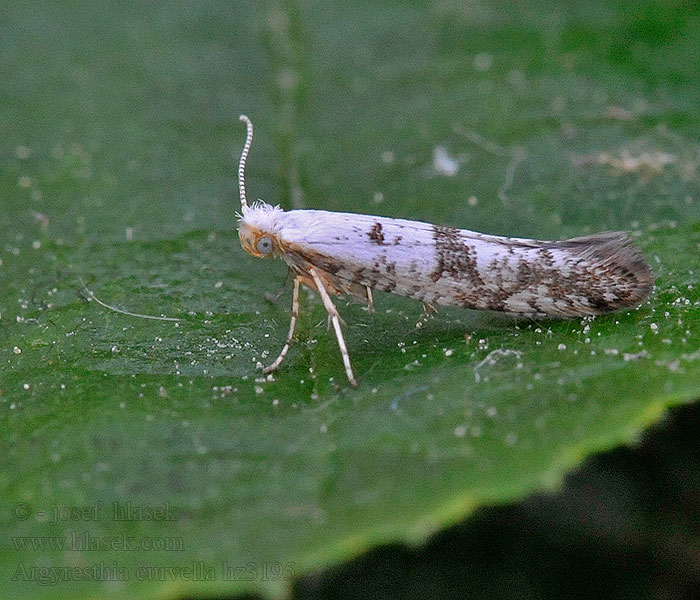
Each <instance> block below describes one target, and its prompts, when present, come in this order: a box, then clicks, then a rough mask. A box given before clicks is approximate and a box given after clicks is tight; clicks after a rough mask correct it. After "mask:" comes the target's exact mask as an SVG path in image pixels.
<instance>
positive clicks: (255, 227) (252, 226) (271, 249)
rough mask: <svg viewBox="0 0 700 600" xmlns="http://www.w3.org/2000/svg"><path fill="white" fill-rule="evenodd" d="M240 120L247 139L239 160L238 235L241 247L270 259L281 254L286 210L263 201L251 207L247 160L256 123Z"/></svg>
mask: <svg viewBox="0 0 700 600" xmlns="http://www.w3.org/2000/svg"><path fill="white" fill-rule="evenodd" d="M240 118H241V121H243V122H244V123H245V125H246V138H245V144H244V145H243V151H242V152H241V159H240V161H239V162H238V193H239V196H240V199H241V212H240V213H239V214H238V219H239V220H238V237H239V238H240V239H241V246H243V249H244V250H245V251H246V252H247V253H248V254H252V255H253V256H255V257H256V258H267V257H268V256H277V255H279V254H280V252H281V250H280V244H279V238H278V233H279V230H280V228H281V223H280V216H281V215H282V213H283V211H282V209H281V208H280V207H279V206H271V205H269V204H266V203H265V202H263V201H262V200H258V201H257V202H254V203H253V204H252V206H248V200H247V198H246V191H245V163H246V160H247V159H248V152H249V151H250V145H251V144H252V143H253V124H252V123H251V122H250V119H249V118H248V117H246V116H245V115H241V117H240Z"/></svg>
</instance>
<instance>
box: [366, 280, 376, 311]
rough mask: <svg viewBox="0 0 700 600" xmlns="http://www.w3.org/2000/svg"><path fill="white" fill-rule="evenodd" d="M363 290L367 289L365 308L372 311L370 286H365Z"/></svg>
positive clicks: (372, 300) (372, 302) (372, 301)
mask: <svg viewBox="0 0 700 600" xmlns="http://www.w3.org/2000/svg"><path fill="white" fill-rule="evenodd" d="M365 290H367V310H368V311H369V312H374V296H373V295H372V288H371V287H369V286H365Z"/></svg>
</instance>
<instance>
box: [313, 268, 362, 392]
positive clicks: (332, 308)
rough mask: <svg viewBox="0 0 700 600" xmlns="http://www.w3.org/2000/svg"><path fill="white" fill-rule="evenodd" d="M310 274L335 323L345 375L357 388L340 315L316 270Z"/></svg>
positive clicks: (334, 327)
mask: <svg viewBox="0 0 700 600" xmlns="http://www.w3.org/2000/svg"><path fill="white" fill-rule="evenodd" d="M309 273H311V277H313V280H314V283H315V284H316V289H317V290H318V294H319V296H321V302H323V306H324V307H325V309H326V311H327V312H328V315H329V316H330V319H331V322H332V323H333V329H335V337H336V338H337V340H338V347H339V348H340V355H341V356H342V357H343V364H344V365H345V374H346V375H347V377H348V381H349V382H350V385H351V386H353V387H357V381H356V380H355V376H354V375H353V373H352V366H351V365H350V355H349V354H348V349H347V346H346V345H345V339H344V338H343V332H342V331H341V329H340V315H339V314H338V311H337V310H336V308H335V305H334V304H333V301H332V300H331V298H330V296H329V295H328V292H327V291H326V288H325V287H324V285H323V281H321V278H320V277H319V276H318V274H317V273H316V269H314V268H313V267H309Z"/></svg>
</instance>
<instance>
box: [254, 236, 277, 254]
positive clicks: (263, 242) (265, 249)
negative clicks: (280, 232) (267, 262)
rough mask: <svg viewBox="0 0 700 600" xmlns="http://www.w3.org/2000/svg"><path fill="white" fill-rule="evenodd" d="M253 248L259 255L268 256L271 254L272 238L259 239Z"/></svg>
mask: <svg viewBox="0 0 700 600" xmlns="http://www.w3.org/2000/svg"><path fill="white" fill-rule="evenodd" d="M255 247H256V248H257V249H258V252H260V254H270V252H272V247H273V246H272V238H271V237H268V236H264V237H261V238H260V239H259V240H258V241H257V242H256V243H255Z"/></svg>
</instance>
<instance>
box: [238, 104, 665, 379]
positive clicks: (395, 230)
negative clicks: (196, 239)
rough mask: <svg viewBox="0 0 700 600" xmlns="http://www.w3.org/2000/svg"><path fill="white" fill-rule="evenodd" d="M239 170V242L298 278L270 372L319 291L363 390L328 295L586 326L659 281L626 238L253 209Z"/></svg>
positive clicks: (634, 301)
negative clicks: (549, 236) (561, 236)
mask: <svg viewBox="0 0 700 600" xmlns="http://www.w3.org/2000/svg"><path fill="white" fill-rule="evenodd" d="M240 120H241V121H243V122H244V123H245V124H246V141H245V144H244V146H243V151H242V153H241V158H240V162H239V165H238V188H239V194H240V202H241V212H240V213H239V214H237V216H238V219H239V221H238V235H239V237H240V241H241V246H243V249H244V250H245V251H246V252H248V253H249V254H252V255H253V256H255V257H257V258H271V257H281V258H282V259H283V260H284V261H285V262H286V263H287V265H288V266H289V269H290V271H291V272H292V273H293V275H294V286H293V291H292V317H291V321H290V324H289V333H288V335H287V340H286V342H285V344H284V346H283V347H282V350H281V352H280V354H279V356H278V357H277V359H276V360H275V361H274V362H273V363H272V364H270V365H269V366H268V367H265V368H264V369H263V371H264V372H265V373H269V372H271V371H274V370H275V369H277V367H279V366H280V364H281V363H282V361H283V360H284V358H285V356H286V355H287V352H288V351H289V348H290V346H291V344H292V339H293V337H294V328H295V325H296V321H297V317H298V315H299V289H300V287H301V286H302V285H305V286H307V287H308V288H311V289H312V290H314V291H316V292H317V293H318V295H319V296H320V298H321V301H322V302H323V306H324V307H325V309H326V311H327V312H328V316H329V320H330V323H332V325H333V329H334V331H335V335H336V338H337V340H338V346H339V348H340V354H341V357H342V360H343V364H344V366H345V373H346V375H347V378H348V381H349V382H350V384H351V385H353V386H357V381H356V379H355V376H354V374H353V371H352V366H351V364H350V355H349V354H348V349H347V346H346V344H345V340H344V338H343V332H342V330H341V319H340V315H339V314H338V311H337V310H336V307H335V305H334V304H333V300H332V299H331V296H350V297H353V298H356V299H359V300H360V301H362V302H365V303H366V304H367V305H368V307H369V308H370V309H372V307H373V296H372V290H374V289H378V290H382V291H384V292H390V293H392V294H398V295H399V296H406V297H408V298H414V299H416V300H420V301H421V302H423V303H424V305H426V306H427V307H433V305H438V306H462V307H464V308H471V309H477V310H490V311H500V312H505V313H509V314H512V315H517V316H527V317H535V318H538V317H539V318H541V317H557V318H566V317H582V316H586V315H599V314H603V313H609V312H613V311H617V310H622V309H625V308H631V307H634V306H636V305H638V304H639V303H640V302H641V301H642V300H644V298H645V297H646V296H647V295H648V294H649V292H650V291H651V289H652V287H653V284H654V278H653V274H652V271H651V269H650V267H649V265H648V264H647V262H646V261H645V259H644V257H643V255H642V253H641V252H640V251H639V250H638V249H637V247H636V246H634V244H633V243H632V242H631V240H630V239H629V237H628V235H627V233H625V232H621V231H614V232H605V233H598V234H595V235H589V236H585V237H576V238H572V239H567V240H562V241H540V240H531V239H524V238H511V237H500V236H495V235H487V234H484V233H477V232H474V231H469V230H466V229H456V228H454V227H445V226H442V225H431V224H430V223H422V222H420V221H408V220H404V219H393V218H388V217H375V216H370V215H362V214H351V213H339V212H329V211H324V210H290V211H285V210H282V209H281V208H280V207H279V206H272V205H270V204H267V203H265V202H263V201H262V200H258V201H257V202H254V203H253V204H252V205H250V206H249V205H248V202H247V199H246V186H245V165H246V160H247V158H248V153H249V151H250V146H251V144H252V141H253V125H252V123H251V121H250V119H249V118H248V117H246V116H245V115H241V117H240Z"/></svg>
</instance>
